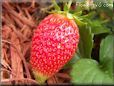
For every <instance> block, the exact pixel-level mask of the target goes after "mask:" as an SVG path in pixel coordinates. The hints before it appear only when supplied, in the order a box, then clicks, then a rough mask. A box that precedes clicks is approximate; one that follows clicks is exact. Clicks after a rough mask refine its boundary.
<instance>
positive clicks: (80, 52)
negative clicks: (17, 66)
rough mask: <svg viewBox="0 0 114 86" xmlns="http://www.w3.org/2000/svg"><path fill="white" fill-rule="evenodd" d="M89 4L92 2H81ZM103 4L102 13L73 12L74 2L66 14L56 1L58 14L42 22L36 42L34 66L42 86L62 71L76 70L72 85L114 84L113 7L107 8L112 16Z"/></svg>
mask: <svg viewBox="0 0 114 86" xmlns="http://www.w3.org/2000/svg"><path fill="white" fill-rule="evenodd" d="M73 3H74V2H73ZM76 3H77V2H76ZM88 3H89V0H86V1H83V2H80V4H82V5H84V4H88ZM91 3H92V4H93V5H96V4H97V3H96V2H94V1H93V2H91ZM101 3H102V4H101V8H100V9H99V10H97V9H98V7H92V6H91V4H89V5H88V6H86V7H81V6H80V5H76V8H75V9H71V4H72V1H71V0H70V1H69V2H68V3H67V2H66V3H65V4H64V7H63V11H62V10H61V8H60V7H59V6H58V5H57V3H56V2H55V0H53V4H54V7H55V10H53V11H51V12H50V13H51V14H50V15H48V16H47V17H45V18H44V19H43V20H42V21H41V22H40V24H39V25H38V27H37V29H36V31H35V33H34V36H33V38H32V50H31V58H30V63H31V66H32V71H33V74H34V76H35V79H36V80H37V81H38V82H40V83H44V82H45V80H47V79H48V78H50V77H51V76H53V75H54V74H56V73H57V72H58V71H59V70H60V69H62V68H65V67H66V68H67V67H71V66H72V70H71V73H70V75H71V78H72V79H71V82H72V83H76V84H112V83H113V81H114V80H113V56H114V54H113V53H114V50H113V49H114V48H113V47H114V45H113V44H114V35H113V31H112V30H113V28H114V27H113V24H110V25H109V23H110V22H111V21H113V18H111V14H112V13H111V10H112V6H109V7H106V9H108V11H109V12H110V14H109V13H108V12H107V10H105V8H104V7H103V4H104V3H105V2H101ZM105 4H106V3H105ZM111 4H112V3H111ZM105 13H106V14H105ZM111 23H112V22H111ZM96 36H98V37H100V36H101V39H99V40H100V41H101V42H100V43H99V44H98V45H99V46H100V48H99V51H97V53H99V56H97V57H96V56H94V55H92V53H93V49H94V48H96V47H95V45H96V43H95V41H94V40H95V37H96ZM98 37H96V38H98ZM78 43H79V44H78ZM73 56H74V57H73ZM96 58H97V59H96ZM64 65H65V66H64ZM63 66H64V67H63Z"/></svg>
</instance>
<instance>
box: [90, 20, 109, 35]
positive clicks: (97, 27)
mask: <svg viewBox="0 0 114 86" xmlns="http://www.w3.org/2000/svg"><path fill="white" fill-rule="evenodd" d="M90 26H91V31H92V33H94V34H101V33H110V29H108V28H106V27H105V26H104V25H102V23H101V21H100V20H94V21H91V22H90Z"/></svg>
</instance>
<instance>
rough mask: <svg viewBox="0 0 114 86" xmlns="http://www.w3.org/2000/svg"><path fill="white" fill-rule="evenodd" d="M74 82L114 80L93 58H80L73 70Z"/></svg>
mask: <svg viewBox="0 0 114 86" xmlns="http://www.w3.org/2000/svg"><path fill="white" fill-rule="evenodd" d="M71 77H72V83H74V84H112V83H113V80H112V79H111V78H110V77H109V76H108V75H107V74H106V73H105V72H103V71H102V70H101V69H100V68H99V64H98V63H97V62H96V61H95V60H92V59H80V60H78V61H77V63H75V64H74V65H73V69H72V71H71Z"/></svg>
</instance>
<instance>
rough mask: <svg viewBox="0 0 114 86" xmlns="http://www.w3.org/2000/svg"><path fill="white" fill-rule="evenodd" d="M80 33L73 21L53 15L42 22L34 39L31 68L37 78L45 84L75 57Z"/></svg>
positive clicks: (62, 16) (59, 15) (60, 15)
mask: <svg viewBox="0 0 114 86" xmlns="http://www.w3.org/2000/svg"><path fill="white" fill-rule="evenodd" d="M78 42H79V31H78V27H77V25H76V24H75V21H74V20H73V19H69V18H67V17H66V16H64V15H62V14H51V15H49V16H47V17H46V18H45V19H44V20H42V21H41V23H40V24H39V26H38V28H37V29H36V31H35V33H34V36H33V39H32V51H31V58H30V62H31V66H32V69H33V72H34V74H35V78H36V79H37V80H38V81H39V82H44V81H45V80H46V79H47V78H49V77H51V76H52V75H54V74H55V73H57V72H58V71H59V70H60V69H61V68H62V67H63V66H64V65H65V64H66V63H67V62H68V61H69V60H70V59H71V58H72V56H73V55H74V53H75V51H76V50H77V45H78Z"/></svg>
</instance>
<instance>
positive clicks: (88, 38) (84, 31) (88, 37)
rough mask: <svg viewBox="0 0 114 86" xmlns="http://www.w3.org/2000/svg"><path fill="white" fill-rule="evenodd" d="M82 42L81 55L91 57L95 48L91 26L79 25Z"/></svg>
mask: <svg viewBox="0 0 114 86" xmlns="http://www.w3.org/2000/svg"><path fill="white" fill-rule="evenodd" d="M79 32H80V42H79V52H80V54H81V57H86V58H91V52H92V48H93V34H92V32H91V28H90V27H89V26H83V27H79Z"/></svg>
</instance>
